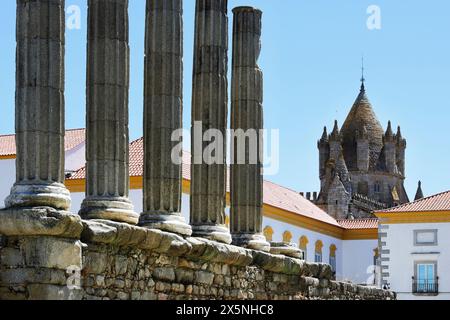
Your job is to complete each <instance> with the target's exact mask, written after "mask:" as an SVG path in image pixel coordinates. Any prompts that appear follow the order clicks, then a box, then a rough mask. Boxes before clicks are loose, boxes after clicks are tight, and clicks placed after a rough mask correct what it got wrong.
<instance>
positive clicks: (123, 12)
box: [80, 0, 139, 224]
mask: <svg viewBox="0 0 450 320" xmlns="http://www.w3.org/2000/svg"><path fill="white" fill-rule="evenodd" d="M129 64H130V58H129V46H128V0H89V1H88V50H87V85H86V87H87V88H86V96H87V119H86V129H87V131H86V134H87V136H86V162H87V164H86V170H87V171H86V199H85V200H84V201H83V204H82V207H81V211H80V215H81V216H82V217H83V218H85V219H104V220H112V221H117V222H127V223H131V224H136V223H137V222H138V219H139V215H138V214H136V213H135V212H134V211H133V205H132V204H131V202H130V200H129V199H128V194H129V145H128V143H129V136H128V91H129Z"/></svg>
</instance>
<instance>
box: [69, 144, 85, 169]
mask: <svg viewBox="0 0 450 320" xmlns="http://www.w3.org/2000/svg"><path fill="white" fill-rule="evenodd" d="M85 165H86V144H85V143H84V142H83V143H81V144H80V145H78V146H76V147H75V148H73V149H71V150H69V151H67V152H66V163H65V167H66V168H65V170H66V171H76V170H78V169H81V168H82V167H84V166H85Z"/></svg>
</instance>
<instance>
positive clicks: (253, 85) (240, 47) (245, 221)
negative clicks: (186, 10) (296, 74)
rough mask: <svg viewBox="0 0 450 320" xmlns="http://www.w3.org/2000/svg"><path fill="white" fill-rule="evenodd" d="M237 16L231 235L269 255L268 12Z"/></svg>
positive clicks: (240, 11) (241, 10)
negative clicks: (263, 56)
mask: <svg viewBox="0 0 450 320" xmlns="http://www.w3.org/2000/svg"><path fill="white" fill-rule="evenodd" d="M233 14H234V22H233V70H232V88H231V129H232V133H233V134H232V139H233V141H232V151H233V152H232V160H233V163H232V165H231V233H232V236H233V244H235V245H239V246H244V247H247V248H250V249H256V250H264V251H269V249H270V244H269V243H268V242H267V241H266V239H265V237H264V235H263V234H262V205H263V175H262V170H263V166H262V154H263V152H262V148H263V145H262V142H263V132H262V129H263V106H262V103H263V74H262V71H261V70H260V69H259V66H258V58H259V55H260V51H261V25H262V24H261V18H262V12H261V11H260V10H258V9H254V8H251V7H237V8H235V9H234V10H233Z"/></svg>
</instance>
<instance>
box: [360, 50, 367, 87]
mask: <svg viewBox="0 0 450 320" xmlns="http://www.w3.org/2000/svg"><path fill="white" fill-rule="evenodd" d="M365 82H366V78H364V56H363V57H362V65H361V93H365V92H366V86H365Z"/></svg>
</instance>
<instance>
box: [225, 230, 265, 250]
mask: <svg viewBox="0 0 450 320" xmlns="http://www.w3.org/2000/svg"><path fill="white" fill-rule="evenodd" d="M233 244H234V245H236V246H239V247H244V248H247V249H253V250H259V251H264V252H269V251H270V243H269V242H267V240H266V237H264V236H263V235H262V234H254V233H234V234H233Z"/></svg>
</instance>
